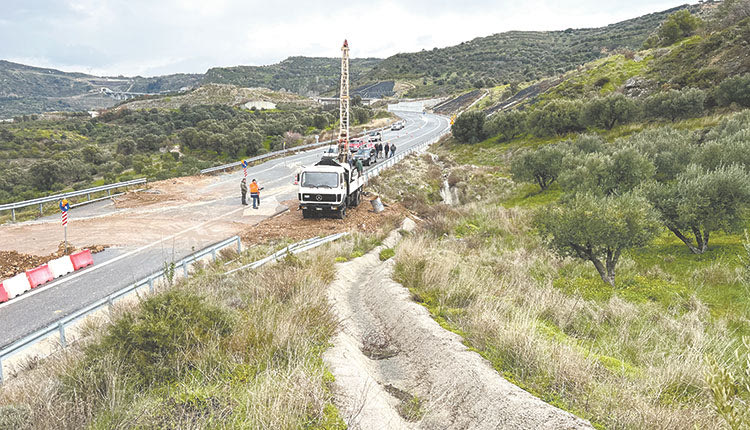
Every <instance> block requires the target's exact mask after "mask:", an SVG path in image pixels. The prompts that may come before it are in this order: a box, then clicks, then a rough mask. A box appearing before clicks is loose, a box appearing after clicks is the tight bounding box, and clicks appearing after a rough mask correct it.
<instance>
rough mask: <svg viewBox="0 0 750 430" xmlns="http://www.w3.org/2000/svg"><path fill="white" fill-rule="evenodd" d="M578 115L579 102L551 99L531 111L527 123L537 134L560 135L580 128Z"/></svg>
mask: <svg viewBox="0 0 750 430" xmlns="http://www.w3.org/2000/svg"><path fill="white" fill-rule="evenodd" d="M580 116H581V103H580V102H577V101H567V100H553V101H551V102H549V103H547V104H546V105H544V106H542V107H541V108H537V109H536V110H534V111H532V112H531V113H530V114H529V116H528V125H529V128H530V129H531V130H532V131H533V132H534V134H535V135H537V136H542V137H543V136H560V135H562V134H566V133H570V132H573V131H580V130H582V127H581V122H580Z"/></svg>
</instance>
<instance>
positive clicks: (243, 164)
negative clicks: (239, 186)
mask: <svg viewBox="0 0 750 430" xmlns="http://www.w3.org/2000/svg"><path fill="white" fill-rule="evenodd" d="M242 170H244V172H245V177H246V178H247V160H242Z"/></svg>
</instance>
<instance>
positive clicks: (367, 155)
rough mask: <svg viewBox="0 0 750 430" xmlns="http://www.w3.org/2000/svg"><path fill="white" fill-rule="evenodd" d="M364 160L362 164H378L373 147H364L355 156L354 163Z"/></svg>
mask: <svg viewBox="0 0 750 430" xmlns="http://www.w3.org/2000/svg"><path fill="white" fill-rule="evenodd" d="M357 160H362V164H363V165H365V166H370V165H372V164H375V163H377V162H378V157H377V153H376V152H375V148H373V147H369V148H368V147H362V148H359V150H357V153H356V154H354V161H357Z"/></svg>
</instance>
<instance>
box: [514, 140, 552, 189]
mask: <svg viewBox="0 0 750 430" xmlns="http://www.w3.org/2000/svg"><path fill="white" fill-rule="evenodd" d="M564 155H565V150H564V149H563V147H562V146H561V145H547V146H543V147H541V148H539V149H537V150H535V151H534V150H527V151H523V152H521V153H520V154H518V155H516V156H515V157H513V159H512V160H511V162H510V173H511V175H513V180H514V181H517V182H536V183H537V184H538V185H539V187H540V188H541V189H542V191H544V190H546V189H547V187H549V186H550V184H552V183H553V182H555V180H556V179H557V176H558V175H559V174H560V169H561V167H562V160H563V156H564Z"/></svg>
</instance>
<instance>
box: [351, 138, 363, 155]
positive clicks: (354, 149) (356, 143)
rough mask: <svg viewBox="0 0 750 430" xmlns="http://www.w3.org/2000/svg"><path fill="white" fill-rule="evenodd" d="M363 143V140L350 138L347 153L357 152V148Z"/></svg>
mask: <svg viewBox="0 0 750 430" xmlns="http://www.w3.org/2000/svg"><path fill="white" fill-rule="evenodd" d="M364 143H365V142H364V140H362V138H359V137H352V138H350V139H349V151H351V152H352V153H355V152H357V151H358V150H359V148H360V147H362V145H364Z"/></svg>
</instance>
